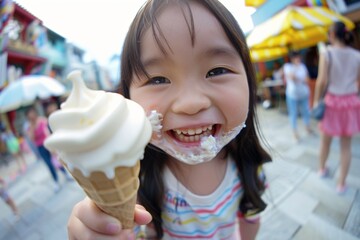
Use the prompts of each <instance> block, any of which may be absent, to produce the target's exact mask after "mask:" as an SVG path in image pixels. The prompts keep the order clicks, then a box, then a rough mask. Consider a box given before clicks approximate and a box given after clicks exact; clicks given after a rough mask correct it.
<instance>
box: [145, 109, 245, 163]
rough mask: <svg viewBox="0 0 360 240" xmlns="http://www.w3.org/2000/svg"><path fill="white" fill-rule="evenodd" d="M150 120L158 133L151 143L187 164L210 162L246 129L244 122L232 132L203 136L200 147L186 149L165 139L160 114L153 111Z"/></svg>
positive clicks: (167, 138)
mask: <svg viewBox="0 0 360 240" xmlns="http://www.w3.org/2000/svg"><path fill="white" fill-rule="evenodd" d="M148 118H149V120H150V122H151V124H152V128H153V131H154V133H156V134H155V136H153V137H152V139H151V141H150V142H151V143H152V144H153V145H155V146H157V147H158V148H160V149H162V150H163V151H165V152H167V153H168V154H170V155H171V156H173V157H175V158H176V159H178V160H179V161H182V162H184V163H187V164H199V163H202V162H207V161H210V160H211V159H213V158H214V157H215V156H216V155H217V154H218V153H219V152H220V151H221V149H222V148H223V147H224V146H225V145H226V144H228V143H229V142H230V141H231V140H232V139H234V138H235V137H236V136H237V135H238V134H239V133H240V131H241V129H243V128H244V127H246V125H245V122H243V123H241V124H240V125H239V126H236V127H235V128H233V129H231V130H230V131H227V132H223V131H220V132H219V133H217V134H216V135H208V136H202V137H201V138H200V144H199V145H198V146H191V147H184V146H181V145H180V144H177V143H176V141H174V140H169V137H165V133H163V132H162V131H161V129H162V123H161V122H162V120H163V116H162V115H161V114H160V113H158V112H157V111H156V110H153V111H151V112H150V114H149V115H148ZM179 131H180V130H179ZM205 131H206V129H205ZM180 132H181V131H180ZM203 132H204V130H203V131H200V130H199V133H203Z"/></svg>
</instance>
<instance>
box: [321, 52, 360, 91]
mask: <svg viewBox="0 0 360 240" xmlns="http://www.w3.org/2000/svg"><path fill="white" fill-rule="evenodd" d="M328 49H329V52H330V54H331V60H330V70H329V87H328V92H330V93H332V94H335V95H346V94H354V93H357V92H358V87H357V79H358V78H359V76H360V52H359V51H356V50H355V49H353V48H350V47H345V48H337V47H329V48H328ZM324 56H325V58H326V59H327V61H328V62H329V53H328V52H325V53H324Z"/></svg>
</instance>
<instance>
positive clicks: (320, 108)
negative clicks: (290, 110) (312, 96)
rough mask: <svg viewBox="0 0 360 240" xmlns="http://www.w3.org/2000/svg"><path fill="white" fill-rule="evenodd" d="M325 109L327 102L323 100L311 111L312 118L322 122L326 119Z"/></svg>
mask: <svg viewBox="0 0 360 240" xmlns="http://www.w3.org/2000/svg"><path fill="white" fill-rule="evenodd" d="M325 108H326V105H325V101H324V99H323V98H322V99H321V100H320V101H319V103H318V104H317V105H316V106H315V107H314V108H313V109H312V110H311V117H312V118H314V119H316V120H321V119H322V118H323V117H324V113H325Z"/></svg>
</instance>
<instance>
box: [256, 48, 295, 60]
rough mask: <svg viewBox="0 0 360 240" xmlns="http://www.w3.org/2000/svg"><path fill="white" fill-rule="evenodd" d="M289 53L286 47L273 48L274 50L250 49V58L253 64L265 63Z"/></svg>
mask: <svg viewBox="0 0 360 240" xmlns="http://www.w3.org/2000/svg"><path fill="white" fill-rule="evenodd" d="M287 53H288V49H287V48H286V47H273V48H261V49H253V50H252V49H250V56H251V59H252V61H253V62H265V61H270V60H274V59H277V58H280V57H282V56H285V55H286V54H287Z"/></svg>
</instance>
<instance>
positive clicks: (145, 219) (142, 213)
mask: <svg viewBox="0 0 360 240" xmlns="http://www.w3.org/2000/svg"><path fill="white" fill-rule="evenodd" d="M134 218H135V223H136V224H138V225H146V224H148V223H150V222H151V220H152V217H151V214H150V213H149V212H148V211H146V209H145V208H144V207H143V206H141V205H138V204H137V205H136V206H135V216H134Z"/></svg>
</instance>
